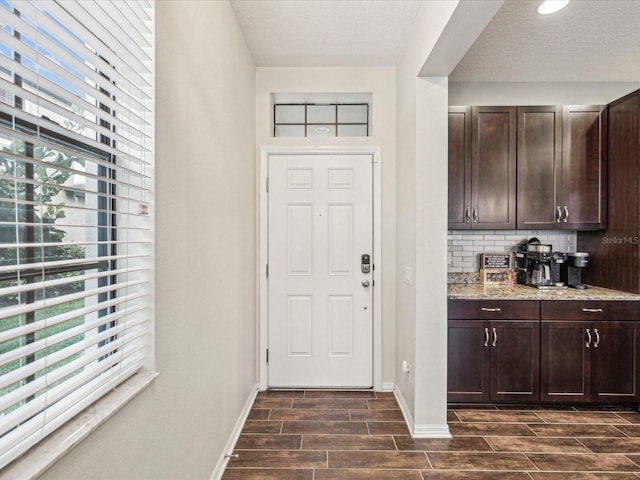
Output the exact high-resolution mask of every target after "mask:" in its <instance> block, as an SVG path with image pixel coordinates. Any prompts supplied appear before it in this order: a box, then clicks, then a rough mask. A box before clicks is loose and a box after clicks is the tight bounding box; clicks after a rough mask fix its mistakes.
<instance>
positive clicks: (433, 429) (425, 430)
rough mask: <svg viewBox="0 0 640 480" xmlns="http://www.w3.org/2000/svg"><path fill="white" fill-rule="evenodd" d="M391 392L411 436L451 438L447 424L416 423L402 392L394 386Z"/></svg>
mask: <svg viewBox="0 0 640 480" xmlns="http://www.w3.org/2000/svg"><path fill="white" fill-rule="evenodd" d="M393 393H394V394H395V396H396V400H397V402H398V405H399V406H400V411H401V412H402V416H403V417H404V421H405V422H406V424H407V427H408V428H409V432H411V437H412V438H452V437H451V432H449V425H448V424H446V423H445V424H425V423H423V424H416V422H415V420H414V419H413V416H412V415H411V412H410V411H409V407H408V406H407V402H406V401H405V399H404V397H403V396H402V392H401V391H400V390H399V389H398V388H397V387H396V388H394V390H393Z"/></svg>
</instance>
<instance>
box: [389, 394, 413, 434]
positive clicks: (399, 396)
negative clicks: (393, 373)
mask: <svg viewBox="0 0 640 480" xmlns="http://www.w3.org/2000/svg"><path fill="white" fill-rule="evenodd" d="M393 393H394V395H395V396H396V401H397V402H398V406H399V407H400V411H401V412H402V416H403V417H404V421H405V423H406V424H407V427H408V428H409V432H411V433H413V426H414V425H415V422H414V420H413V416H412V415H411V412H410V411H409V407H408V406H407V402H406V401H405V399H404V397H403V396H402V392H401V391H400V390H399V389H398V387H397V386H396V387H394V389H393Z"/></svg>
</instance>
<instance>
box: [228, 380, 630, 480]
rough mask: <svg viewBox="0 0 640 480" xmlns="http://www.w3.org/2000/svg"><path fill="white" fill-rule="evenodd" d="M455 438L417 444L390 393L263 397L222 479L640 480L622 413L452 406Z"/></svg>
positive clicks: (613, 409) (283, 393)
mask: <svg viewBox="0 0 640 480" xmlns="http://www.w3.org/2000/svg"><path fill="white" fill-rule="evenodd" d="M448 423H449V428H450V430H451V433H452V435H453V438H452V439H413V438H411V436H410V435H409V432H408V430H407V427H406V425H405V423H404V420H403V418H402V414H401V412H400V409H399V408H398V404H397V403H396V400H395V398H394V396H393V394H392V393H379V392H378V393H376V392H371V391H318V390H304V391H303V390H298V391H269V392H261V393H259V394H258V398H257V400H256V402H255V404H254V406H253V409H252V410H251V413H250V415H249V419H248V420H247V422H246V425H245V427H244V430H243V431H242V434H241V436H240V439H239V440H238V443H237V445H236V448H235V450H234V454H237V458H232V459H231V460H230V461H229V464H228V465H227V469H226V471H225V473H224V476H223V480H235V479H254V480H341V479H345V480H360V479H380V480H387V479H388V480H436V479H437V480H462V479H464V480H627V479H629V480H631V479H633V480H640V414H638V413H636V412H634V411H632V410H630V409H626V408H624V407H620V408H617V407H607V408H598V407H588V406H583V407H579V408H571V407H548V408H547V407H545V408H542V407H532V408H530V409H528V408H523V407H512V406H511V407H500V408H498V407H482V408H479V407H475V408H473V407H469V406H459V407H456V406H451V407H450V409H449V412H448Z"/></svg>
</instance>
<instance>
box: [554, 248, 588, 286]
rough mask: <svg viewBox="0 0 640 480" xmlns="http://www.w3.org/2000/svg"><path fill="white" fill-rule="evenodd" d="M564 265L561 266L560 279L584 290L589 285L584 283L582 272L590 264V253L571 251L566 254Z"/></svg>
mask: <svg viewBox="0 0 640 480" xmlns="http://www.w3.org/2000/svg"><path fill="white" fill-rule="evenodd" d="M565 257H566V259H565V262H564V265H562V267H561V268H560V281H562V282H565V283H566V284H567V285H568V286H569V287H571V288H577V289H578V290H584V289H585V288H587V286H586V285H585V284H584V283H582V272H583V271H584V269H585V268H586V267H587V265H588V264H589V254H588V253H586V252H570V253H566V254H565Z"/></svg>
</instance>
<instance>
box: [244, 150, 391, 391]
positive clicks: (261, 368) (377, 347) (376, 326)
mask: <svg viewBox="0 0 640 480" xmlns="http://www.w3.org/2000/svg"><path fill="white" fill-rule="evenodd" d="M270 155H371V156H372V157H373V259H374V265H375V270H374V272H373V280H374V282H375V281H377V282H378V286H377V288H374V290H373V359H372V361H373V389H374V390H375V391H381V390H382V277H383V271H382V204H381V200H382V176H381V170H382V156H381V148H380V147H377V146H357V147H346V146H344V147H340V146H336V147H304V146H298V147H294V146H288V147H275V146H270V147H260V174H259V176H260V178H259V185H258V191H259V192H260V194H259V195H258V202H259V208H258V210H259V215H260V219H259V223H260V225H259V236H260V238H259V249H260V250H259V252H258V297H259V298H258V305H259V308H258V339H257V348H258V361H257V362H258V388H259V389H260V390H266V389H267V388H268V387H269V366H268V365H267V347H268V345H269V328H268V327H269V303H268V298H269V295H268V281H267V259H268V252H269V250H268V247H269V245H268V238H269V237H268V225H269V203H268V195H267V173H268V171H269V168H268V167H269V156H270Z"/></svg>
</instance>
